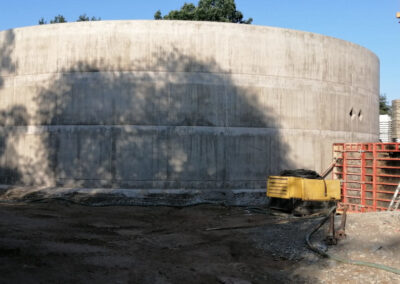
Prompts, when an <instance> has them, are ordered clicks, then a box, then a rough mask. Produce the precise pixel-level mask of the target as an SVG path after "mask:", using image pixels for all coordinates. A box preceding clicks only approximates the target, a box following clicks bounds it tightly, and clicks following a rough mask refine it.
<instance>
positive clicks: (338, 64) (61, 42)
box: [0, 21, 379, 189]
mask: <svg viewBox="0 0 400 284" xmlns="http://www.w3.org/2000/svg"><path fill="white" fill-rule="evenodd" d="M0 63H1V66H0V124H1V125H2V126H1V127H0V135H1V136H0V137H1V138H0V139H1V140H0V142H1V143H0V176H1V180H2V182H3V183H24V184H46V185H52V184H59V185H60V184H61V185H68V186H89V187H98V186H99V187H126V188H138V189H149V188H153V189H156V188H158V189H168V188H176V189H181V188H186V189H203V188H204V189H224V188H226V189H257V188H263V187H264V186H265V178H266V176H267V175H269V174H277V173H279V171H280V170H281V169H285V168H309V169H314V170H317V171H321V170H323V169H324V168H325V167H327V166H328V165H329V163H330V160H331V145H332V143H333V142H351V141H354V142H356V141H363V142H369V141H377V139H378V94H379V61H378V58H377V57H376V56H375V55H374V54H373V53H371V52H370V51H368V50H367V49H365V48H363V47H360V46H358V45H355V44H352V43H350V42H346V41H342V40H339V39H335V38H331V37H326V36H322V35H318V34H313V33H307V32H301V31H294V30H287V29H279V28H271V27H259V26H251V25H237V24H222V23H208V22H180V21H101V22H84V23H68V24H56V25H43V26H35V27H26V28H20V29H15V30H9V31H3V32H1V33H0Z"/></svg>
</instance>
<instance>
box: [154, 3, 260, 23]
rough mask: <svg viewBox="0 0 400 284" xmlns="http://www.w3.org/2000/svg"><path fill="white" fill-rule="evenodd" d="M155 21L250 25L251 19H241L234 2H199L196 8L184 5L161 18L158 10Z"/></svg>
mask: <svg viewBox="0 0 400 284" xmlns="http://www.w3.org/2000/svg"><path fill="white" fill-rule="evenodd" d="M154 19H156V20H187V21H212V22H228V23H239V24H251V23H252V21H253V19H252V18H249V19H247V20H245V19H243V14H242V12H240V11H238V10H236V4H235V0H199V2H198V4H197V6H195V5H194V4H192V3H185V4H183V6H182V7H181V9H180V10H172V11H170V12H169V13H168V14H167V15H165V16H162V14H161V11H160V10H158V11H157V12H156V13H155V14H154Z"/></svg>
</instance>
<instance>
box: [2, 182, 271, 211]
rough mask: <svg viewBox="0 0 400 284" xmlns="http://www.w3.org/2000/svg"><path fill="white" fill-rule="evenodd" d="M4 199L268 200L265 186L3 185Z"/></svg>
mask: <svg viewBox="0 0 400 284" xmlns="http://www.w3.org/2000/svg"><path fill="white" fill-rule="evenodd" d="M0 188H1V194H0V202H25V201H27V202H35V201H37V202H40V201H46V200H65V201H70V202H73V203H79V204H84V205H91V206H112V205H123V206H125V205H137V206H191V205H197V204H204V203H208V204H223V205H227V206H249V205H251V206H253V205H254V206H261V205H266V204H267V203H268V198H267V197H266V194H265V189H235V190H220V189H219V190H215V189H209V190H186V189H168V190H165V189H146V190H140V189H113V188H37V187H7V186H2V187H0Z"/></svg>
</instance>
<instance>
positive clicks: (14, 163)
mask: <svg viewBox="0 0 400 284" xmlns="http://www.w3.org/2000/svg"><path fill="white" fill-rule="evenodd" d="M14 45H15V34H14V31H13V30H8V31H5V32H3V33H1V34H0V103H1V105H0V183H1V184H14V183H17V182H18V183H20V182H21V181H22V174H21V169H20V168H19V165H18V160H19V159H18V149H17V148H16V145H17V144H18V142H19V139H20V138H21V131H15V126H16V127H18V126H22V127H25V126H26V125H28V123H29V119H28V113H27V110H26V107H25V106H23V105H14V104H13V103H12V102H11V103H10V99H12V97H11V96H8V95H9V94H10V92H7V91H5V89H6V88H7V87H8V86H5V84H6V82H5V79H6V78H10V77H11V76H13V75H14V73H15V70H16V63H15V62H13V60H12V53H13V51H14ZM11 94H12V92H11ZM25 170H27V169H25Z"/></svg>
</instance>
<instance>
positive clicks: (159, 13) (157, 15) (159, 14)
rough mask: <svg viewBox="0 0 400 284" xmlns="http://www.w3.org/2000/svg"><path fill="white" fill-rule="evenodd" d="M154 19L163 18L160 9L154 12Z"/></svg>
mask: <svg viewBox="0 0 400 284" xmlns="http://www.w3.org/2000/svg"><path fill="white" fill-rule="evenodd" d="M154 20H162V15H161V11H160V10H157V12H156V13H155V14H154Z"/></svg>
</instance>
